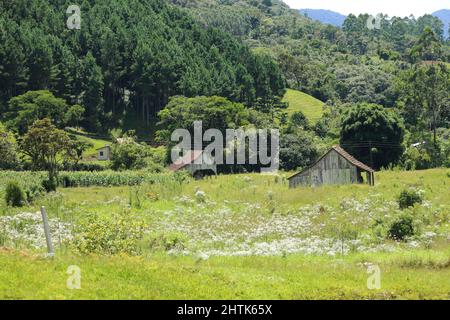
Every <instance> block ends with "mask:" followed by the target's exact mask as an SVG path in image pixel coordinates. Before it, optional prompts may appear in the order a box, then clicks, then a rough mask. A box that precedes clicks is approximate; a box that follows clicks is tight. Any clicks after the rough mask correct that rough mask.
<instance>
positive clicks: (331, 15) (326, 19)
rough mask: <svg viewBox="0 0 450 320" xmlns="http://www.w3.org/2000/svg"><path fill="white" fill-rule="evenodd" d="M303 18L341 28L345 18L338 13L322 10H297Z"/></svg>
mask: <svg viewBox="0 0 450 320" xmlns="http://www.w3.org/2000/svg"><path fill="white" fill-rule="evenodd" d="M299 12H300V13H301V14H303V15H304V16H306V17H308V18H311V19H313V20H316V21H320V22H322V23H325V24H331V25H333V26H335V27H342V25H343V24H344V21H345V18H346V16H345V15H343V14H340V13H339V12H335V11H331V10H323V9H299Z"/></svg>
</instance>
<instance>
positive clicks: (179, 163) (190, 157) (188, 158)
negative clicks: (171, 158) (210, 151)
mask: <svg viewBox="0 0 450 320" xmlns="http://www.w3.org/2000/svg"><path fill="white" fill-rule="evenodd" d="M202 153H203V151H202V150H191V151H189V152H188V153H187V154H186V155H184V157H181V158H179V159H177V160H176V161H175V162H174V163H172V164H171V165H170V166H169V170H171V171H178V170H180V169H182V168H184V167H185V166H187V165H188V164H191V163H193V162H194V161H195V160H196V159H198V157H200V156H201V155H202Z"/></svg>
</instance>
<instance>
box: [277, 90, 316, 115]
mask: <svg viewBox="0 0 450 320" xmlns="http://www.w3.org/2000/svg"><path fill="white" fill-rule="evenodd" d="M283 102H288V103H289V107H288V109H287V113H288V115H291V114H293V113H294V112H297V111H301V112H303V114H304V115H305V116H306V118H307V119H308V120H309V122H310V123H311V124H315V123H316V122H317V121H318V120H319V119H320V118H321V117H322V114H323V106H324V105H325V103H323V102H322V101H320V100H318V99H316V98H314V97H312V96H310V95H308V94H306V93H303V92H301V91H297V90H292V89H287V91H286V94H285V96H284V98H283Z"/></svg>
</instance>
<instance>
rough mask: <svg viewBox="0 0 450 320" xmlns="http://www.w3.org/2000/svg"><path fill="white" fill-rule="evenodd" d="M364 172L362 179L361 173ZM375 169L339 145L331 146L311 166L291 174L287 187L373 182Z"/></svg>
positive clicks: (370, 183) (372, 183)
mask: <svg viewBox="0 0 450 320" xmlns="http://www.w3.org/2000/svg"><path fill="white" fill-rule="evenodd" d="M363 173H365V176H366V179H365V180H364V178H363V176H362V174H363ZM374 173H375V171H374V170H373V169H372V168H370V167H369V166H367V165H365V164H364V163H362V162H360V161H358V160H356V159H355V158H353V157H352V156H351V155H350V154H349V153H348V152H347V151H345V150H344V149H342V148H341V147H340V146H334V147H332V148H331V149H330V150H329V151H328V152H327V153H325V154H324V155H323V156H322V157H320V158H319V160H317V161H316V162H315V163H314V164H313V165H312V166H310V167H309V168H306V169H305V170H303V171H301V172H299V173H297V174H295V175H293V176H291V177H290V178H289V179H288V180H289V188H295V187H297V186H313V187H316V186H320V185H324V184H350V183H364V182H366V183H367V184H369V185H371V186H373V185H374V184H375V175H374Z"/></svg>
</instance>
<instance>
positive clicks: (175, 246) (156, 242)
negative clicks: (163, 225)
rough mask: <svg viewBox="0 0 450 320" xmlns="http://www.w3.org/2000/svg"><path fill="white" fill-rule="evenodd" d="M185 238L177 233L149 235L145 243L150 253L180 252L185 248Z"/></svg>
mask: <svg viewBox="0 0 450 320" xmlns="http://www.w3.org/2000/svg"><path fill="white" fill-rule="evenodd" d="M185 242H186V237H185V236H184V235H182V234H179V233H168V234H162V233H156V234H150V235H149V237H148V239H146V243H148V246H149V249H150V250H151V251H169V250H182V249H184V248H185Z"/></svg>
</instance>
